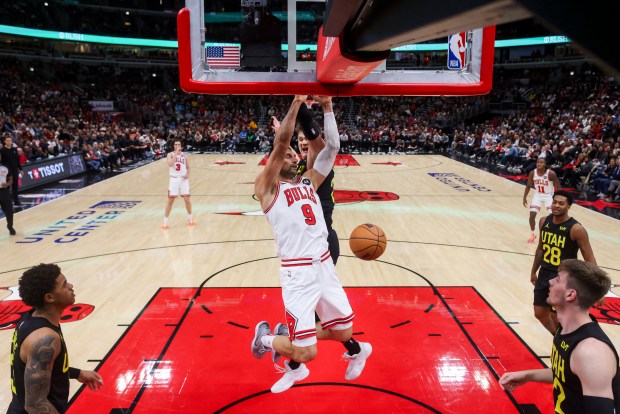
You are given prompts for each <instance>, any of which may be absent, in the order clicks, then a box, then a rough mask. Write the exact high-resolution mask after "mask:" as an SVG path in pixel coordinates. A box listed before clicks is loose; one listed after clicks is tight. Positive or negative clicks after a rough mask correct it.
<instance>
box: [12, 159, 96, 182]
mask: <svg viewBox="0 0 620 414" xmlns="http://www.w3.org/2000/svg"><path fill="white" fill-rule="evenodd" d="M22 169H23V170H24V174H23V175H22V177H21V182H20V185H19V188H20V189H27V188H32V187H36V186H39V185H41V184H46V183H49V182H53V181H58V180H62V179H63V178H67V177H70V176H72V175H75V174H79V173H82V172H84V171H86V166H85V165H84V160H83V159H82V156H81V155H70V156H68V157H56V158H51V159H49V160H44V161H37V162H34V163H31V164H30V163H29V164H24V165H22Z"/></svg>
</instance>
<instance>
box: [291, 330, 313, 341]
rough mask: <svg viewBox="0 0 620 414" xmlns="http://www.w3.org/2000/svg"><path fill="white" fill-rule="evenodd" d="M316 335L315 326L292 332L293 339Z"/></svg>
mask: <svg viewBox="0 0 620 414" xmlns="http://www.w3.org/2000/svg"><path fill="white" fill-rule="evenodd" d="M313 336H316V328H313V329H306V330H305V331H298V332H295V333H294V334H293V339H305V338H310V337H313Z"/></svg>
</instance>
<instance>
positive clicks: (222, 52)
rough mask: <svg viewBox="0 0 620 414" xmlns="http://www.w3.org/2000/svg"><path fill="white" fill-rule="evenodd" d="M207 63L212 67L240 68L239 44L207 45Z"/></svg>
mask: <svg viewBox="0 0 620 414" xmlns="http://www.w3.org/2000/svg"><path fill="white" fill-rule="evenodd" d="M207 64H208V65H209V67H210V68H238V67H239V46H207Z"/></svg>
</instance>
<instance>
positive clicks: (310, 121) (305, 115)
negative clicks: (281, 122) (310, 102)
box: [297, 104, 321, 141]
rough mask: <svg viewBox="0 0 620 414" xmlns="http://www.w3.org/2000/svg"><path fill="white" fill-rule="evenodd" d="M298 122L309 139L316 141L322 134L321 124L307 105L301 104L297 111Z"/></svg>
mask: <svg viewBox="0 0 620 414" xmlns="http://www.w3.org/2000/svg"><path fill="white" fill-rule="evenodd" d="M297 123H298V124H299V127H300V128H301V131H302V132H303V133H304V135H305V137H306V139H307V140H308V141H314V140H315V139H317V138H318V137H319V136H320V135H321V130H320V128H319V124H317V123H316V121H315V120H314V117H313V116H312V111H311V110H310V109H308V107H307V106H306V105H303V104H302V105H301V107H300V108H299V111H298V112H297Z"/></svg>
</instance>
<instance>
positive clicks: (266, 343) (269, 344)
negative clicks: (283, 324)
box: [260, 335, 276, 348]
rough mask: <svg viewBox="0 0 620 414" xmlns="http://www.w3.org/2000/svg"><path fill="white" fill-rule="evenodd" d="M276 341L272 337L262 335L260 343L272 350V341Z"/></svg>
mask: <svg viewBox="0 0 620 414" xmlns="http://www.w3.org/2000/svg"><path fill="white" fill-rule="evenodd" d="M274 339H276V337H275V336H274V335H263V337H262V338H261V339H260V341H261V342H262V343H263V345H264V346H265V347H267V348H273V340H274Z"/></svg>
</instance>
